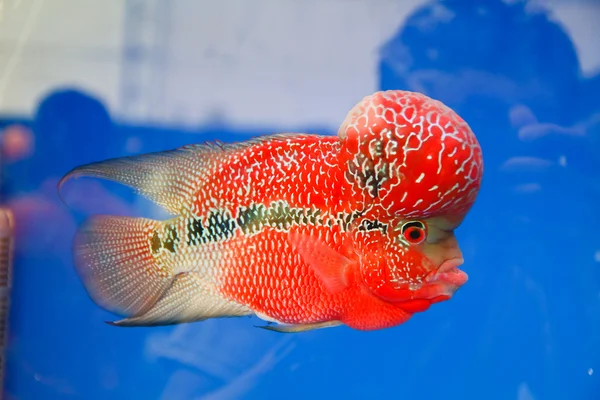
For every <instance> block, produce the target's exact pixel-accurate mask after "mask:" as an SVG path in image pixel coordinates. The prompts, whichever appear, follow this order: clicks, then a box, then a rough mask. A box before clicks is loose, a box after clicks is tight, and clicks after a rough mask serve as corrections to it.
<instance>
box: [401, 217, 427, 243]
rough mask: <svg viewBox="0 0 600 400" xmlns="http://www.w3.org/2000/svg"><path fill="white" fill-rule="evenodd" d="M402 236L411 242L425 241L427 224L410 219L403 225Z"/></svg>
mask: <svg viewBox="0 0 600 400" xmlns="http://www.w3.org/2000/svg"><path fill="white" fill-rule="evenodd" d="M401 231H402V236H403V237H404V239H405V240H406V241H407V242H408V243H411V244H420V243H423V241H424V240H425V237H426V236H427V232H426V231H425V224H424V223H422V222H421V221H409V222H405V223H404V225H402V230H401Z"/></svg>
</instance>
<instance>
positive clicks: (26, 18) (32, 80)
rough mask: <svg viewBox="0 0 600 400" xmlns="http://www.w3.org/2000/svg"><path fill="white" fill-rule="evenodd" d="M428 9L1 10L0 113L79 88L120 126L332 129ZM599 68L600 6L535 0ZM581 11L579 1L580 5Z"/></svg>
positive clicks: (328, 3) (8, 0)
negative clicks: (387, 47)
mask: <svg viewBox="0 0 600 400" xmlns="http://www.w3.org/2000/svg"><path fill="white" fill-rule="evenodd" d="M424 3H425V2H424V1H422V0H403V1H397V0H376V1H373V0H303V1H299V0H252V1H248V0H221V1H208V0H103V1H98V0H0V114H2V115H25V116H28V115H31V113H32V112H33V111H34V110H35V105H36V102H37V101H38V100H39V98H40V96H43V95H45V94H47V92H48V91H49V90H51V89H53V88H56V87H57V86H68V85H69V86H70V85H77V86H79V87H80V88H82V89H84V90H88V91H90V92H91V93H93V94H94V95H96V96H98V97H99V98H101V100H102V101H104V102H105V103H106V104H107V106H108V107H109V109H110V111H111V113H112V115H113V116H114V117H115V119H117V120H120V121H123V122H128V123H135V124H153V125H163V126H172V127H180V128H186V127H189V128H194V127H198V126H200V125H203V124H205V123H208V122H215V121H219V122H225V123H226V124H227V125H230V126H236V125H240V126H244V127H264V126H273V127H290V128H293V127H296V126H319V127H328V128H331V129H336V128H337V126H339V124H340V122H341V121H342V119H343V118H344V116H345V114H346V112H347V111H348V110H349V109H350V108H351V107H352V105H353V104H355V103H356V102H357V101H359V100H360V99H361V98H362V97H363V96H365V95H367V94H369V93H371V92H373V91H376V90H377V89H378V88H377V70H376V67H377V62H378V58H379V55H378V48H379V46H380V45H381V44H382V43H383V42H385V41H386V40H387V39H388V38H389V37H390V36H391V35H393V34H394V33H395V32H396V30H397V29H398V27H399V26H400V25H401V23H402V21H403V20H404V19H405V18H406V16H407V15H409V14H410V13H411V12H412V11H413V10H414V9H415V8H416V7H417V6H419V5H421V4H424ZM532 3H533V4H541V5H544V6H547V7H549V8H550V9H551V10H552V12H553V15H554V18H555V19H556V20H558V21H560V22H561V23H562V24H563V25H564V26H565V27H566V29H567V31H568V32H569V33H570V34H571V36H572V39H573V40H574V42H575V45H576V48H577V50H578V52H579V56H580V60H581V63H582V67H583V70H584V72H585V73H592V72H596V71H598V69H599V66H600V52H598V51H597V41H596V39H595V38H597V37H599V36H600V25H598V24H597V23H596V22H595V20H594V16H597V15H600V2H597V1H591V0H587V1H585V0H584V1H573V0H569V1H565V0H534V1H532ZM573 3H577V4H576V5H575V4H573Z"/></svg>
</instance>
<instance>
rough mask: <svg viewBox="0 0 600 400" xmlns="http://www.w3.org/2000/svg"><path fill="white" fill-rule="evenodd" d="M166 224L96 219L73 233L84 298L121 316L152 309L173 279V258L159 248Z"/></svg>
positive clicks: (75, 261) (112, 217) (76, 267)
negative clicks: (88, 297)
mask: <svg viewBox="0 0 600 400" xmlns="http://www.w3.org/2000/svg"><path fill="white" fill-rule="evenodd" d="M165 226H166V223H165V222H160V221H154V220H151V219H146V218H131V217H115V216H105V215H101V216H95V217H92V218H90V219H88V220H87V221H86V222H85V223H84V224H83V225H82V226H81V227H80V228H79V230H78V231H77V233H76V235H75V240H74V246H73V252H74V264H75V269H76V271H77V273H78V275H79V277H80V278H81V280H82V282H83V284H84V286H85V288H86V290H87V292H88V294H89V295H90V297H91V298H92V300H94V302H95V303H96V304H98V305H99V306H101V307H102V308H104V309H106V310H108V311H110V312H113V313H116V314H120V315H124V316H136V315H140V314H143V313H145V312H146V311H148V310H149V309H151V308H152V307H153V306H154V304H155V303H156V302H157V301H158V300H159V298H160V297H161V296H162V295H163V293H165V291H167V289H168V288H169V287H170V286H171V284H172V282H173V280H174V278H175V268H174V257H173V255H172V254H171V253H170V252H169V251H167V250H165V249H164V248H162V246H161V237H160V233H161V232H164V228H165Z"/></svg>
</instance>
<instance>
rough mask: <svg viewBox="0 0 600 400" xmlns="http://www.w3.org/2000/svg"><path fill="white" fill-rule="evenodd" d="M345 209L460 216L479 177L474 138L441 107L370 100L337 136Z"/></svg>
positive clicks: (405, 95)
mask: <svg viewBox="0 0 600 400" xmlns="http://www.w3.org/2000/svg"><path fill="white" fill-rule="evenodd" d="M338 138H339V139H340V157H339V162H340V168H341V170H342V171H343V173H344V174H345V180H346V182H348V183H349V185H348V186H347V187H346V188H345V190H346V191H347V192H346V193H343V196H344V199H345V201H346V199H349V200H348V201H350V202H353V204H350V205H349V207H351V208H353V209H363V208H364V207H368V206H370V205H373V204H377V205H378V206H380V207H381V208H382V209H384V210H385V212H386V213H387V214H389V215H392V216H398V215H403V216H406V217H409V218H410V217H420V218H425V217H428V216H433V215H441V214H444V215H462V214H464V213H466V212H467V211H468V210H469V208H470V207H471V206H472V205H473V203H474V201H475V198H476V197H477V194H478V191H479V187H480V184H481V178H482V175H483V159H482V154H481V148H480V145H479V143H478V141H477V138H476V137H475V135H474V134H473V132H472V131H471V129H470V127H469V126H468V125H467V123H466V122H465V121H464V120H463V119H462V118H461V117H460V116H459V115H457V114H456V113H455V112H454V111H453V110H451V109H450V108H449V107H447V106H446V105H444V104H443V103H441V102H439V101H437V100H433V99H431V98H429V97H427V96H425V95H423V94H420V93H415V92H407V91H401V90H390V91H385V92H376V93H374V94H372V95H370V96H367V97H365V98H364V99H363V100H362V101H361V102H359V103H358V104H356V105H355V106H354V108H353V109H352V110H351V111H350V112H349V113H348V115H347V116H346V118H345V120H344V122H343V123H342V125H341V126H340V128H339V131H338Z"/></svg>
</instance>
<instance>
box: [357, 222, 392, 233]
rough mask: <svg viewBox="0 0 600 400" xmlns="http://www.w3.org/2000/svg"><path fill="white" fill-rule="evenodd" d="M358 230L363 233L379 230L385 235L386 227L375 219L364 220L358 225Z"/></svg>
mask: <svg viewBox="0 0 600 400" xmlns="http://www.w3.org/2000/svg"><path fill="white" fill-rule="evenodd" d="M358 230H359V231H363V232H367V231H376V230H380V231H381V232H383V234H387V230H388V225H387V224H384V223H382V222H380V221H378V220H376V219H375V220H370V219H365V220H363V221H361V223H360V225H359V226H358Z"/></svg>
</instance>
